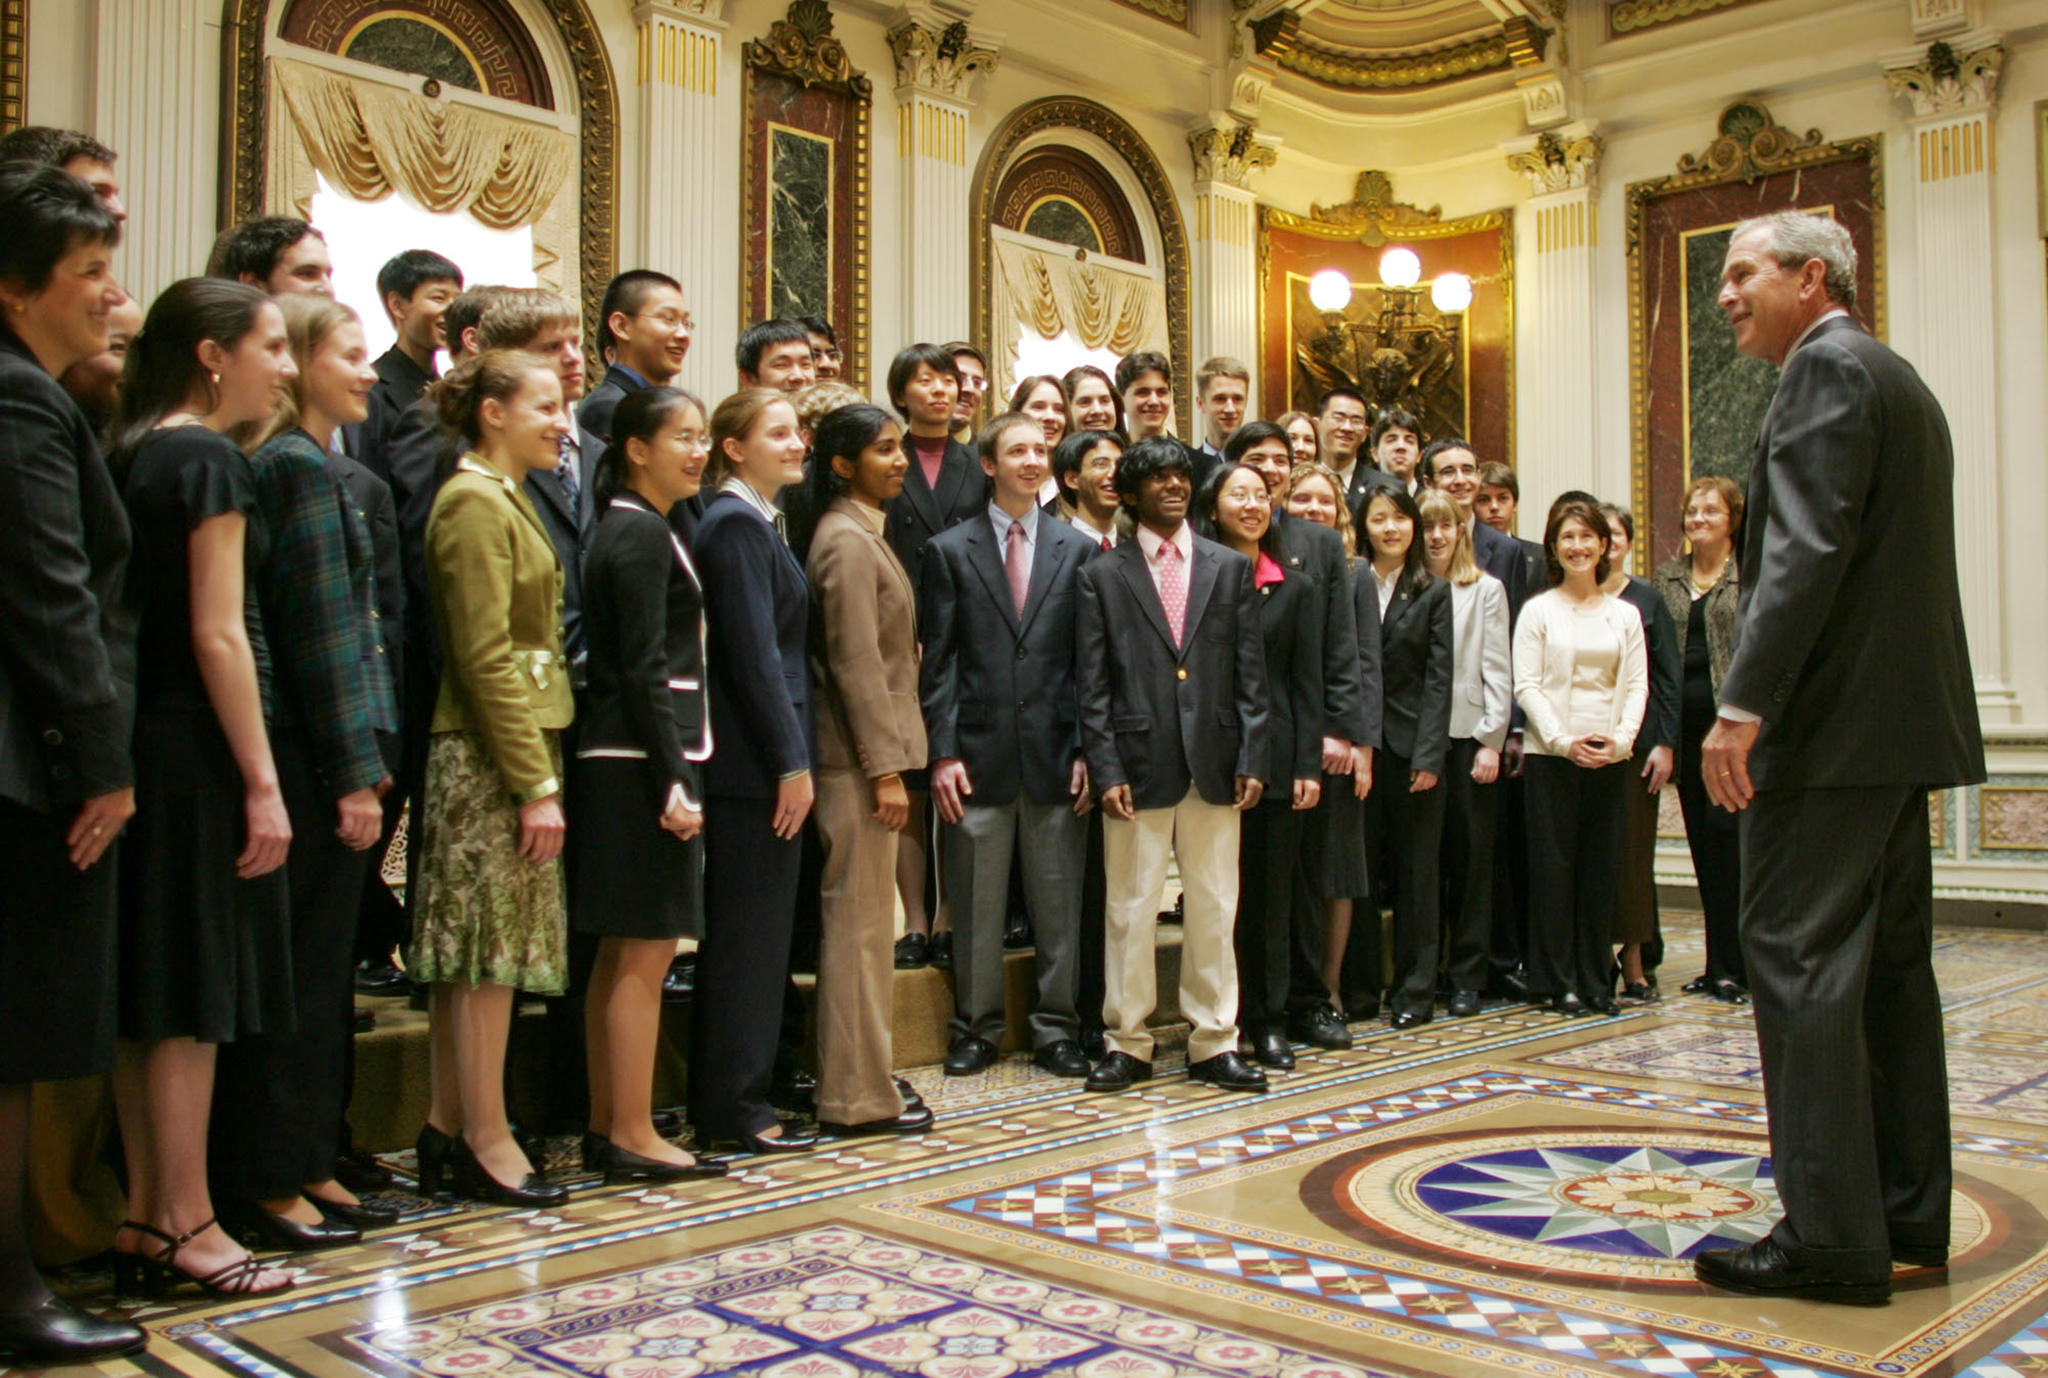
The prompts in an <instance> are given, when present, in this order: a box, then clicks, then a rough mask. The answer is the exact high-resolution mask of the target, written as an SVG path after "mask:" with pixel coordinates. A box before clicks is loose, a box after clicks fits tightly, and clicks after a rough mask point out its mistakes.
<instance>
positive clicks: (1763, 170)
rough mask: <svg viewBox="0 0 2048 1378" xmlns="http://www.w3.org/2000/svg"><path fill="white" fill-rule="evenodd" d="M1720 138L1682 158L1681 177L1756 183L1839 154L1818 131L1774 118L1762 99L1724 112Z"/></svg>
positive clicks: (1741, 103) (1738, 105) (1735, 104)
mask: <svg viewBox="0 0 2048 1378" xmlns="http://www.w3.org/2000/svg"><path fill="white" fill-rule="evenodd" d="M1716 127H1717V128H1718V129H1719V130H1720V135H1719V137H1718V138H1716V139H1715V140H1714V141H1713V142H1712V143H1710V144H1708V145H1707V146H1706V149H1705V150H1704V151H1702V152H1699V153H1688V154H1686V155H1685V156H1684V157H1682V158H1680V159H1679V160H1678V175H1679V176H1680V177H1694V178H1698V179H1700V183H1701V184H1704V183H1706V182H1732V181H1737V180H1740V181H1744V182H1754V181H1756V180H1757V178H1759V177H1765V176H1768V175H1770V174H1771V173H1773V172H1783V171H1784V170H1785V169H1786V168H1793V167H1800V166H1802V165H1804V164H1806V163H1818V162H1825V161H1827V159H1828V158H1830V157H1835V156H1839V155H1838V154H1836V153H1835V152H1834V151H1833V150H1832V146H1831V145H1828V144H1826V143H1824V142H1822V140H1821V137H1820V131H1819V130H1818V129H1809V130H1807V131H1806V133H1804V134H1794V133H1793V132H1792V131H1791V130H1789V129H1787V128H1785V127H1784V126H1783V125H1781V124H1779V123H1778V122H1777V121H1776V120H1774V119H1772V118H1771V112H1770V111H1769V110H1768V109H1766V108H1765V107H1764V106H1763V105H1762V104H1761V103H1760V102H1757V101H1737V102H1735V103H1734V104H1733V105H1731V106H1729V107H1728V108H1727V109H1725V110H1723V111H1722V112H1721V119H1720V122H1719V124H1718V125H1717V126H1716Z"/></svg>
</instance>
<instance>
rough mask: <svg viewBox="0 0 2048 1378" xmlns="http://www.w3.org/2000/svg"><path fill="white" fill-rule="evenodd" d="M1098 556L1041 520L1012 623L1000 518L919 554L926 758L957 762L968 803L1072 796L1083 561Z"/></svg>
mask: <svg viewBox="0 0 2048 1378" xmlns="http://www.w3.org/2000/svg"><path fill="white" fill-rule="evenodd" d="M1101 553H1102V551H1101V549H1100V548H1099V547H1098V546H1097V545H1096V544H1095V543H1094V542H1093V541H1091V540H1089V539H1088V538H1087V537H1086V536H1083V535H1082V534H1081V533H1080V532H1078V531H1076V530H1074V528H1073V527H1071V526H1068V525H1067V524H1066V523H1065V522H1063V521H1059V520H1057V519H1055V518H1053V517H1050V516H1048V515H1046V514H1045V513H1044V512H1043V511H1041V512H1040V513H1039V514H1038V535H1037V541H1036V548H1035V550H1034V552H1033V555H1032V559H1031V583H1030V588H1029V592H1028V594H1027V595H1026V597H1025V600H1024V615H1023V617H1021V618H1020V617H1018V616H1017V609H1016V603H1015V601H1014V600H1013V599H1012V598H1011V597H1010V580H1009V575H1008V574H1007V572H1006V571H1005V568H1004V565H1003V553H1002V551H1001V550H999V549H998V548H997V546H996V535H995V523H994V522H993V521H992V520H991V519H990V518H989V515H988V511H987V509H986V508H984V509H983V510H982V513H981V515H980V516H977V517H973V518H970V519H969V520H967V521H964V522H962V523H960V524H959V525H958V526H956V527H954V528H953V529H952V530H950V531H946V532H942V533H940V534H939V535H938V536H936V537H934V538H933V539H932V541H931V542H930V544H928V545H927V546H926V547H925V552H924V557H925V558H924V582H923V586H922V587H921V588H920V590H919V594H918V619H917V620H918V630H919V631H920V632H921V633H922V636H923V641H924V667H923V670H922V672H921V674H920V683H919V687H918V688H919V698H920V700H921V701H922V703H923V707H924V723H925V738H926V741H927V742H928V744H929V752H930V757H931V760H932V761H933V762H934V763H936V762H938V761H942V760H947V759H949V758H951V759H958V760H959V761H961V762H963V763H964V764H965V765H966V767H967V777H968V780H969V781H970V782H971V783H972V784H973V786H974V796H973V799H972V801H971V802H973V803H976V804H994V805H1001V804H1008V803H1012V802H1013V801H1015V800H1016V798H1017V796H1018V795H1019V794H1020V793H1021V794H1022V795H1023V796H1024V798H1026V799H1028V800H1029V801H1030V802H1032V803H1034V804H1057V803H1060V802H1062V801H1063V800H1066V799H1067V798H1068V797H1069V796H1068V792H1067V787H1068V786H1069V785H1070V784H1071V783H1072V775H1073V766H1074V757H1075V755H1076V754H1077V753H1078V752H1079V751H1080V749H1081V733H1080V725H1079V718H1080V703H1079V699H1078V697H1077V696H1076V694H1075V690H1074V647H1075V637H1076V628H1077V618H1078V616H1079V612H1080V601H1079V597H1078V594H1077V592H1076V591H1077V590H1078V588H1079V587H1080V582H1081V570H1082V568H1083V566H1085V565H1087V564H1088V562H1089V561H1090V560H1092V559H1094V558H1095V557H1096V556H1097V555H1100V554H1101Z"/></svg>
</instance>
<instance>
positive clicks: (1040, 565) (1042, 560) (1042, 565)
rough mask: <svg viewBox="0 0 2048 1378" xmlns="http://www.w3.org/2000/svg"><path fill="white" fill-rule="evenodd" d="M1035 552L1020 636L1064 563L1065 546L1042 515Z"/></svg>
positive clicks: (1036, 613)
mask: <svg viewBox="0 0 2048 1378" xmlns="http://www.w3.org/2000/svg"><path fill="white" fill-rule="evenodd" d="M1036 545H1037V552H1036V553H1035V554H1034V555H1033V556H1032V559H1031V586H1030V590H1029V591H1028V592H1027V593H1026V594H1025V595H1024V617H1023V619H1022V620H1021V621H1020V622H1019V623H1018V626H1017V632H1018V634H1019V635H1020V636H1021V635H1022V634H1023V633H1024V632H1025V631H1027V630H1028V629H1029V628H1030V626H1031V619H1032V618H1034V617H1036V616H1038V609H1039V607H1040V605H1042V604H1043V603H1044V602H1045V591H1046V590H1047V589H1049V588H1051V587H1052V580H1053V575H1055V574H1057V573H1058V572H1059V568H1060V566H1061V565H1063V564H1065V563H1066V560H1067V551H1066V548H1065V544H1064V543H1063V542H1060V541H1058V540H1056V539H1055V534H1054V528H1053V524H1052V522H1051V521H1050V520H1049V519H1047V517H1046V516H1045V515H1044V514H1043V513H1040V514H1039V518H1038V540H1037V542H1036Z"/></svg>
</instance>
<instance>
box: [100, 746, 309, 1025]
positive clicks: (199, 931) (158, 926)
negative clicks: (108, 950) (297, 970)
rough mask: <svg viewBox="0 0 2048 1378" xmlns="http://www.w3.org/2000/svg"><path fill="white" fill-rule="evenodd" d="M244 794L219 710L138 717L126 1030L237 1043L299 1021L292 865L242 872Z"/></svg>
mask: <svg viewBox="0 0 2048 1378" xmlns="http://www.w3.org/2000/svg"><path fill="white" fill-rule="evenodd" d="M242 795H243V791H242V775H241V772H240V771H239V770H238V769H236V767H235V758H234V756H233V755H232V754H230V752H229V751H228V742H227V738H226V737H225V736H223V735H222V733H221V730H220V724H219V722H218V720H217V719H215V718H214V716H213V715H212V714H211V713H210V712H204V711H200V712H190V711H178V710H166V711H162V712H152V711H150V710H148V709H145V710H143V712H142V713H140V714H139V715H138V716H137V718H136V722H135V821H134V822H132V823H130V824H129V825H128V833H127V836H126V838H125V839H124V840H123V842H122V845H121V924H120V927H121V948H120V950H121V1014H120V1025H121V1036H122V1037H123V1038H132V1039H135V1040H136V1041H138V1042H142V1043H156V1042H161V1041H162V1040H164V1039H166V1038H196V1039H198V1040H199V1041H200V1042H201V1043H227V1042H230V1041H232V1040H233V1039H235V1038H236V1037H238V1036H240V1035H242V1034H249V1033H283V1032H288V1031H290V1030H291V1029H292V1028H294V1027H295V1025H296V1022H297V1018H296V1002H295V1000H294V995H293V983H292V945H291V917H290V910H289V906H288V905H287V903H286V895H287V892H286V889H285V868H284V867H282V866H280V867H279V868H278V869H277V870H275V871H272V872H271V873H270V874H269V875H267V876H259V877H257V878H256V879H254V880H240V879H238V878H237V877H236V875H235V858H236V857H238V856H240V855H241V854H242V848H243V846H244V844H245V841H246V837H247V833H248V826H247V822H246V820H245V817H244V814H243V810H242ZM295 825H296V821H295ZM310 826H314V827H318V826H322V824H320V823H311V824H310Z"/></svg>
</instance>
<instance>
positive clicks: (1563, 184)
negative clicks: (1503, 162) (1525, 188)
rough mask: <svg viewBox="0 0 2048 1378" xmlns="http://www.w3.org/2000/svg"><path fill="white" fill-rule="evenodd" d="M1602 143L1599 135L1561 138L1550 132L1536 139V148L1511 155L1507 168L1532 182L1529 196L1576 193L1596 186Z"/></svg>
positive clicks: (1569, 135)
mask: <svg viewBox="0 0 2048 1378" xmlns="http://www.w3.org/2000/svg"><path fill="white" fill-rule="evenodd" d="M1601 148H1602V144H1601V142H1600V136H1599V135H1597V134H1564V135H1559V134H1556V133H1553V132H1552V131H1550V130H1545V131H1544V132H1543V133H1541V134H1538V135H1537V136H1536V142H1535V144H1534V146H1532V147H1530V148H1526V149H1521V150H1518V151H1516V152H1513V153H1510V154H1508V167H1509V168H1511V169H1512V170H1514V171H1516V172H1519V173H1521V174H1522V175H1523V176H1524V177H1527V178H1528V179H1529V194H1530V195H1532V196H1547V195H1549V194H1550V193H1551V192H1555V191H1577V190H1580V189H1581V188H1584V187H1590V186H1592V185H1593V180H1594V178H1595V177H1596V176H1597V175H1598V173H1599V171H1600V152H1601Z"/></svg>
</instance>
